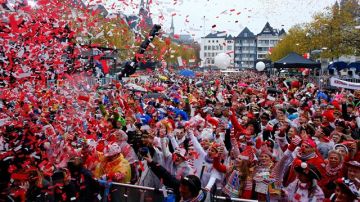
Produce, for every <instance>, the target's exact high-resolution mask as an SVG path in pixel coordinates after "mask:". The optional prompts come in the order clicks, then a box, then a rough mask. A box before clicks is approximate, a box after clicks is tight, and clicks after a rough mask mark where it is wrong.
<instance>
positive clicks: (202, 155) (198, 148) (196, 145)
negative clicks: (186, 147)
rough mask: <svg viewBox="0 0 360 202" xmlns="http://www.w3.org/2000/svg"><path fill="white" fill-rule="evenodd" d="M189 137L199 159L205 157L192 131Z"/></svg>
mask: <svg viewBox="0 0 360 202" xmlns="http://www.w3.org/2000/svg"><path fill="white" fill-rule="evenodd" d="M188 135H189V137H190V139H191V141H192V143H193V145H194V148H195V150H196V151H197V152H198V153H199V155H200V156H201V157H205V156H206V152H205V151H204V149H203V148H202V146H201V145H200V143H199V141H198V140H197V138H196V137H195V135H194V133H193V132H192V131H190V132H189V134H188Z"/></svg>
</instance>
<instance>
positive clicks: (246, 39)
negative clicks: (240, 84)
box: [234, 27, 257, 68]
mask: <svg viewBox="0 0 360 202" xmlns="http://www.w3.org/2000/svg"><path fill="white" fill-rule="evenodd" d="M256 56H257V55H256V36H255V35H254V33H252V32H251V31H250V30H249V29H248V28H247V27H245V28H244V29H243V30H242V31H241V32H240V34H239V35H238V36H237V37H236V38H235V53H234V61H235V68H253V67H254V66H255V61H256Z"/></svg>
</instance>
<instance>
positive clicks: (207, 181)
mask: <svg viewBox="0 0 360 202" xmlns="http://www.w3.org/2000/svg"><path fill="white" fill-rule="evenodd" d="M188 135H189V137H190V139H191V142H192V143H193V146H194V149H195V150H196V152H197V153H198V154H199V156H198V158H197V160H198V161H200V162H202V164H195V165H194V166H195V169H196V171H197V173H196V174H197V175H198V176H199V178H200V180H201V184H202V186H205V189H207V190H210V189H211V188H212V187H213V185H214V184H215V182H216V181H218V182H219V181H220V180H221V179H222V174H221V173H220V172H219V171H217V170H216V169H214V168H213V159H214V157H216V155H217V154H218V152H219V147H220V144H218V143H213V144H210V147H209V149H208V150H207V151H205V150H204V148H203V147H202V146H201V144H200V143H199V141H198V140H197V138H196V137H195V136H194V132H193V131H189V133H188ZM195 163H196V162H195Z"/></svg>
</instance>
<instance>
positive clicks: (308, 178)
mask: <svg viewBox="0 0 360 202" xmlns="http://www.w3.org/2000/svg"><path fill="white" fill-rule="evenodd" d="M293 165H294V169H295V172H296V179H295V180H294V181H293V182H291V183H290V184H289V185H288V186H287V187H285V188H284V189H283V192H284V195H285V200H286V201H299V202H300V201H301V202H303V201H304V202H305V201H309V202H322V201H323V200H324V198H325V196H324V192H323V191H322V190H321V188H320V187H319V185H318V184H317V180H320V179H321V174H320V172H319V171H318V170H317V169H316V167H315V166H313V165H312V164H310V163H306V162H302V161H301V160H299V159H297V160H295V161H294V162H293Z"/></svg>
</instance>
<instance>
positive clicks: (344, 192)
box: [328, 178, 360, 202]
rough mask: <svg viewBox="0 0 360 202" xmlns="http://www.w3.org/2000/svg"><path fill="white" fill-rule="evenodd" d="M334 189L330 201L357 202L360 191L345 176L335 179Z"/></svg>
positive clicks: (359, 197)
mask: <svg viewBox="0 0 360 202" xmlns="http://www.w3.org/2000/svg"><path fill="white" fill-rule="evenodd" d="M335 184H336V191H335V193H334V194H333V195H332V196H331V197H330V200H328V201H330V202H344V201H347V202H357V201H359V200H360V191H359V190H358V188H357V187H356V185H355V184H354V182H352V181H351V180H348V179H346V178H339V179H337V180H335Z"/></svg>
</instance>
